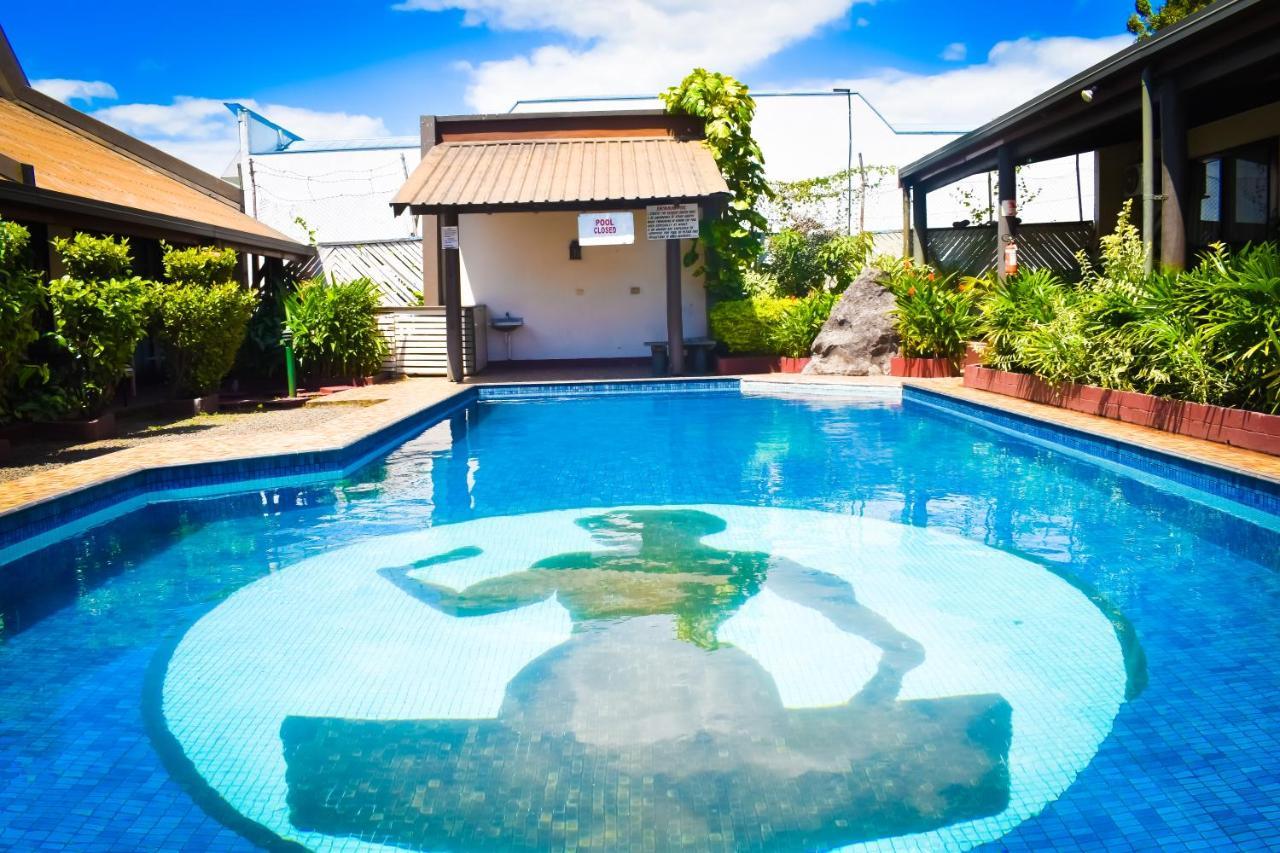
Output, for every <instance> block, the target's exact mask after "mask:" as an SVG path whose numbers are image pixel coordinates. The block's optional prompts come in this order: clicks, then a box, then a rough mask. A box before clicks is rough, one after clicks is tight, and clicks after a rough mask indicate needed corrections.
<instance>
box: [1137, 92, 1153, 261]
mask: <svg viewBox="0 0 1280 853" xmlns="http://www.w3.org/2000/svg"><path fill="white" fill-rule="evenodd" d="M1140 95H1141V98H1142V245H1143V247H1144V248H1145V250H1146V255H1147V257H1146V261H1145V262H1144V264H1143V269H1144V270H1146V271H1147V272H1151V263H1152V261H1153V260H1154V254H1155V253H1154V249H1155V233H1156V141H1155V119H1154V117H1153V115H1152V107H1151V71H1150V69H1143V71H1142V87H1141V93H1140Z"/></svg>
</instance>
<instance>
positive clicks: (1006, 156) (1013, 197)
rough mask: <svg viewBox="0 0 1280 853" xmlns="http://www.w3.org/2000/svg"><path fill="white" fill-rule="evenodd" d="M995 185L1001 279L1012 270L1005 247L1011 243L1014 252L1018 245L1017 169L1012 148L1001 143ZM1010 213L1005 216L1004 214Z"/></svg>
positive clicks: (998, 269) (997, 158)
mask: <svg viewBox="0 0 1280 853" xmlns="http://www.w3.org/2000/svg"><path fill="white" fill-rule="evenodd" d="M996 172H997V174H996V185H997V188H998V192H997V193H996V195H997V196H998V199H997V201H996V204H997V205H998V208H997V210H996V270H997V271H998V272H999V274H1000V279H1001V280H1002V281H1003V280H1004V279H1005V277H1007V276H1008V275H1009V273H1010V272H1012V270H1011V269H1010V268H1009V264H1008V260H1009V254H1008V252H1007V250H1006V249H1007V247H1008V246H1009V245H1010V244H1012V245H1013V246H1014V252H1015V253H1016V252H1017V245H1018V223H1017V222H1016V221H1015V220H1016V218H1017V215H1018V171H1017V169H1015V168H1014V165H1013V149H1011V148H1010V147H1009V146H1008V145H1001V146H1000V150H999V151H997V152H996ZM1007 201H1008V202H1013V209H1012V210H1009V211H1006V210H1005V207H1006V205H1005V202H1007ZM1006 212H1007V213H1009V214H1010V215H1008V216H1006V215H1005V214H1006Z"/></svg>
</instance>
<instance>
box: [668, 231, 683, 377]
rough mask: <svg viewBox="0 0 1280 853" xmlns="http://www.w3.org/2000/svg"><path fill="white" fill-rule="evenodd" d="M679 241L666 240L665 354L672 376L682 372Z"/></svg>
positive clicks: (681, 305)
mask: <svg viewBox="0 0 1280 853" xmlns="http://www.w3.org/2000/svg"><path fill="white" fill-rule="evenodd" d="M682 266H683V264H682V263H681V260H680V241H679V240H668V241H667V356H668V364H669V367H668V372H669V373H670V374H671V375H672V376H680V375H681V374H683V373H684V299H683V296H682V294H681V292H680V272H681V267H682Z"/></svg>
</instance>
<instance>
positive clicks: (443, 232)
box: [440, 225, 458, 249]
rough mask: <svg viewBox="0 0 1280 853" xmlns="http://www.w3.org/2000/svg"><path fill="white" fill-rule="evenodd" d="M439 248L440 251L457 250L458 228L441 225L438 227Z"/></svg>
mask: <svg viewBox="0 0 1280 853" xmlns="http://www.w3.org/2000/svg"><path fill="white" fill-rule="evenodd" d="M440 248H442V249H456V248H458V226H457V225H441V226H440Z"/></svg>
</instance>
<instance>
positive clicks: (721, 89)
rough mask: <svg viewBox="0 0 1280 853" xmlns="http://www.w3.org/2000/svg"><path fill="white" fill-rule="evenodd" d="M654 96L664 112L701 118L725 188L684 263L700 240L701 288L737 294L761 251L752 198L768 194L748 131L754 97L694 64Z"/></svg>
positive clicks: (761, 226) (694, 257)
mask: <svg viewBox="0 0 1280 853" xmlns="http://www.w3.org/2000/svg"><path fill="white" fill-rule="evenodd" d="M659 97H660V98H661V99H662V102H663V104H664V105H665V106H666V110H667V112H669V113H674V114H677V115H689V116H694V117H696V118H700V119H702V121H703V123H704V132H705V136H706V145H707V147H708V148H709V149H710V150H711V155H712V157H714V158H715V161H716V165H717V166H719V167H720V174H721V175H723V176H724V180H725V183H726V184H728V185H729V192H730V194H731V198H730V200H729V204H728V205H727V207H726V209H725V211H724V213H723V215H721V216H718V217H706V218H705V219H704V220H703V224H702V229H701V236H700V238H699V240H697V241H694V245H693V247H692V248H691V249H690V250H689V252H688V253H687V254H686V255H685V264H686V265H689V266H692V265H693V264H696V263H698V259H699V243H705V244H706V246H707V249H708V251H707V252H706V253H705V255H707V256H709V257H710V259H712V262H710V263H708V262H707V260H708V259H707V258H706V257H704V258H703V264H702V266H701V267H699V269H698V270H697V273H698V274H700V275H704V276H705V277H706V281H707V289H708V290H709V291H710V292H711V293H712V294H714V295H715V296H718V297H733V296H739V295H741V294H742V287H743V285H742V282H743V275H744V274H745V273H746V271H747V270H748V269H749V268H750V267H751V265H752V263H753V262H754V261H755V260H756V258H758V257H759V256H760V253H761V252H762V251H763V249H764V237H765V235H766V233H767V232H768V222H767V221H766V219H765V217H764V215H763V214H761V213H760V212H759V211H758V210H757V209H756V208H757V204H758V203H759V202H760V201H762V200H767V199H768V198H770V196H771V194H772V193H771V190H770V187H769V182H768V181H767V180H766V179H765V175H764V155H763V154H761V153H760V146H759V145H757V144H756V141H755V139H754V138H752V135H751V122H752V119H754V118H755V113H756V102H755V100H754V99H753V98H752V97H751V95H750V94H749V92H748V88H747V86H746V85H745V84H743V83H741V82H739V81H738V80H735V79H734V78H733V77H730V76H728V75H727V74H719V73H717V72H714V71H708V70H706V69H705V68H695V69H694V70H693V71H691V72H690V73H689V75H688V76H687V77H685V78H684V79H683V80H682V81H680V84H679V85H678V86H672V87H671V88H669V89H667V90H666V91H665V92H662V93H661V94H660V95H659Z"/></svg>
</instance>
